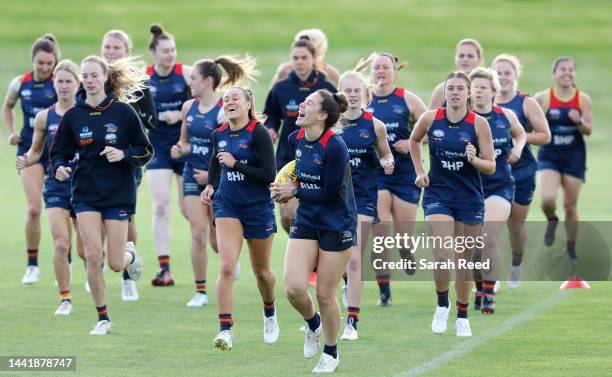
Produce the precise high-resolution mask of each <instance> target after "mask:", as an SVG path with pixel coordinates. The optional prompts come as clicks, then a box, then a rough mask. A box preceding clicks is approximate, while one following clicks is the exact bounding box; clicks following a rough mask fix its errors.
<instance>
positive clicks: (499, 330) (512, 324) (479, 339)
mask: <svg viewBox="0 0 612 377" xmlns="http://www.w3.org/2000/svg"><path fill="white" fill-rule="evenodd" d="M573 291H574V290H559V291H557V292H556V293H555V294H553V295H551V296H550V297H547V298H546V299H544V300H542V301H540V302H538V303H536V304H535V305H530V306H529V307H528V308H527V309H525V310H523V311H522V312H520V313H518V314H517V315H515V316H514V317H512V318H510V319H509V320H507V321H505V322H503V323H501V324H499V325H497V326H495V327H494V328H491V329H489V330H487V331H485V332H484V333H482V334H480V335H478V336H473V337H471V338H470V339H469V340H467V341H465V342H461V343H459V344H457V345H456V346H455V347H453V348H451V349H450V350H448V351H446V352H444V353H443V354H441V355H440V356H437V357H434V358H433V359H431V360H429V361H426V362H424V363H422V364H419V365H417V366H415V367H414V368H412V369H410V370H407V371H405V372H402V373H400V374H398V375H397V377H412V376H420V375H423V374H425V373H429V372H431V371H433V370H435V369H438V368H440V367H442V366H444V365H446V364H448V363H450V362H451V361H453V360H455V359H457V358H459V357H461V356H463V355H465V354H468V353H470V352H472V351H473V350H474V349H475V348H476V347H478V346H480V345H481V344H483V343H486V342H488V341H490V340H492V339H495V338H497V337H498V336H500V335H503V334H504V333H506V332H507V331H510V330H512V329H514V328H516V327H518V326H520V325H522V324H524V323H526V322H529V321H531V320H532V319H533V318H534V317H535V316H536V315H538V314H540V313H542V312H545V311H547V310H548V309H550V308H552V307H553V306H554V305H555V304H556V303H557V302H559V301H560V300H562V299H563V298H565V297H567V296H568V295H569V294H570V293H571V292H573ZM451 320H452V319H451ZM450 329H453V330H454V326H449V330H450ZM432 336H436V335H434V334H432Z"/></svg>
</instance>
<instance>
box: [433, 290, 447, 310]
mask: <svg viewBox="0 0 612 377" xmlns="http://www.w3.org/2000/svg"><path fill="white" fill-rule="evenodd" d="M436 294H437V295H438V306H440V307H442V306H444V307H446V308H448V306H449V305H450V303H449V302H448V289H447V290H445V291H444V292H440V291H438V290H436Z"/></svg>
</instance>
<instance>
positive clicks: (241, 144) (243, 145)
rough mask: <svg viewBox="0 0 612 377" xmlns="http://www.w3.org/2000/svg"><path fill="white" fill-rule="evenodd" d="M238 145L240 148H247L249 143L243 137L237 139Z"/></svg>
mask: <svg viewBox="0 0 612 377" xmlns="http://www.w3.org/2000/svg"><path fill="white" fill-rule="evenodd" d="M238 147H239V148H241V149H247V148H248V147H249V143H247V141H246V140H245V139H240V140H238Z"/></svg>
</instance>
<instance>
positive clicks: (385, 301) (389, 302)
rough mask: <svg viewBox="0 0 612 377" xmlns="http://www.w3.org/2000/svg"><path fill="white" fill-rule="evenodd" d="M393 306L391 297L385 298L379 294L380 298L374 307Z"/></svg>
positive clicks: (382, 294) (384, 295) (385, 296)
mask: <svg viewBox="0 0 612 377" xmlns="http://www.w3.org/2000/svg"><path fill="white" fill-rule="evenodd" d="M392 304H393V301H392V300H391V296H387V295H386V294H385V293H381V294H380V298H379V299H378V302H377V303H376V306H380V307H383V308H384V307H387V306H391V305H392Z"/></svg>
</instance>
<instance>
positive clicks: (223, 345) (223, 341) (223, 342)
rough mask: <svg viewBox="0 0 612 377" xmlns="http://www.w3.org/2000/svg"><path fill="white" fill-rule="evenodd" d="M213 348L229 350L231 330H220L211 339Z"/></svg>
mask: <svg viewBox="0 0 612 377" xmlns="http://www.w3.org/2000/svg"><path fill="white" fill-rule="evenodd" d="M213 344H214V345H215V348H218V349H220V350H222V351H229V350H231V349H232V332H231V331H230V330H223V331H220V332H219V333H218V334H217V336H215V339H213Z"/></svg>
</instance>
